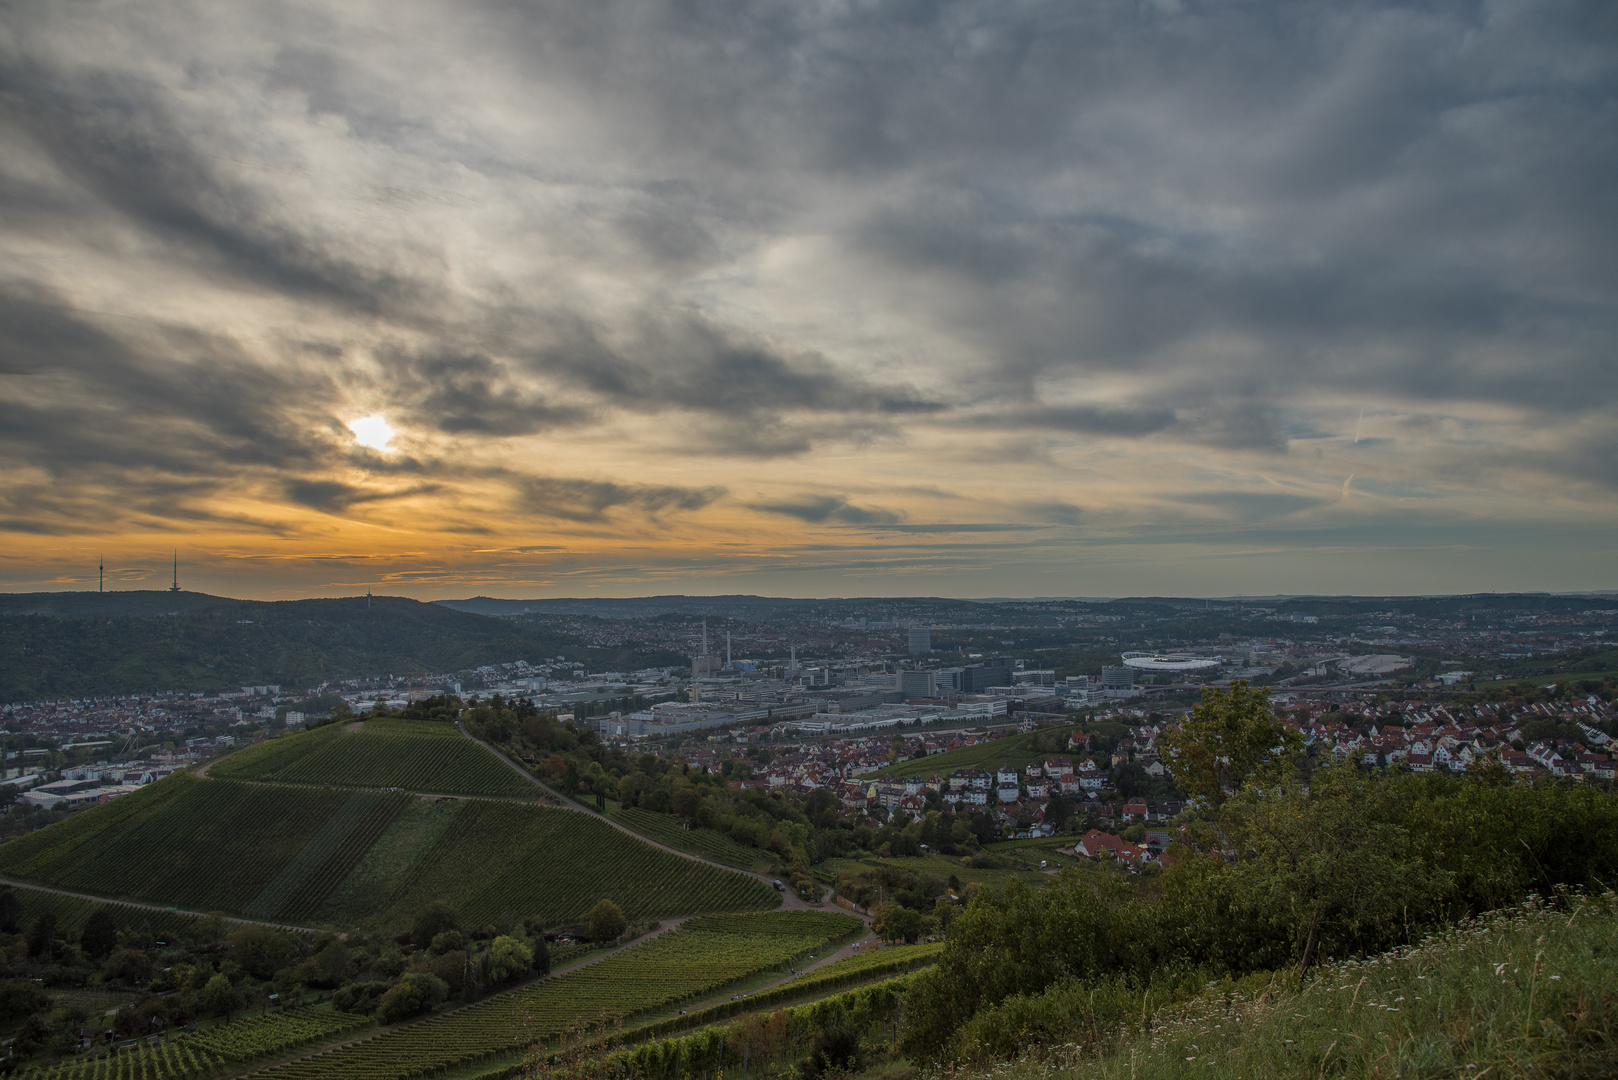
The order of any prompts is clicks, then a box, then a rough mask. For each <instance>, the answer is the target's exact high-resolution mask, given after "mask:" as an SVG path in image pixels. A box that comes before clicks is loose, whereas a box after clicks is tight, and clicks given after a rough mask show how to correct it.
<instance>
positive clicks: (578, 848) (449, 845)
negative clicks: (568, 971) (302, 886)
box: [320, 801, 780, 926]
mask: <svg viewBox="0 0 1618 1080" xmlns="http://www.w3.org/2000/svg"><path fill="white" fill-rule="evenodd" d="M446 809H447V810H448V811H449V813H447V814H446V813H445V812H444V811H445V810H446ZM429 814H437V815H440V816H438V817H436V818H434V817H429V816H428V815H429ZM401 825H405V826H408V827H409V829H410V830H411V831H412V832H414V833H415V834H417V835H414V836H403V837H400V838H399V839H400V840H401V845H400V848H399V850H398V851H397V852H396V853H395V855H394V859H393V862H392V866H391V867H389V866H388V865H385V864H381V860H378V861H377V862H372V861H371V860H366V861H364V862H362V863H361V864H360V865H359V866H357V867H356V868H355V876H356V877H361V878H362V879H363V882H356V883H354V884H350V883H349V882H344V883H343V885H341V886H339V887H338V889H337V890H336V891H335V892H334V893H333V894H332V899H333V901H339V900H340V901H341V903H336V902H332V903H328V904H327V905H326V906H325V907H324V908H322V909H321V911H320V917H321V918H322V919H324V920H327V921H331V922H335V923H340V924H350V925H362V924H363V925H374V926H396V925H404V924H408V922H409V920H410V919H411V918H412V917H413V916H414V914H415V912H417V911H419V910H421V909H422V908H423V907H425V906H426V905H427V904H428V903H430V902H431V901H434V900H444V901H446V902H448V903H449V904H450V906H452V907H453V908H455V910H456V911H457V912H458V913H459V914H460V917H461V918H462V919H463V920H464V921H466V922H467V923H468V924H471V925H483V924H498V923H501V922H505V921H512V920H520V919H527V918H535V917H537V918H539V919H540V920H541V921H542V922H543V923H544V925H546V926H558V925H565V924H569V923H577V922H579V921H581V920H582V919H583V918H584V915H585V913H586V912H588V911H589V910H590V908H591V907H592V906H594V905H595V903H596V901H598V900H601V899H602V898H607V899H610V900H612V901H614V902H615V903H617V904H618V906H619V907H620V908H622V909H623V912H624V914H625V915H626V916H628V917H629V918H630V919H656V918H666V917H668V916H671V915H683V914H689V913H691V912H723V911H748V910H757V909H760V908H771V907H775V906H776V905H778V904H779V903H780V897H779V895H778V894H777V893H776V892H775V890H774V889H772V888H770V887H769V886H768V885H766V884H764V883H763V882H762V881H759V880H758V879H757V878H752V877H748V876H746V875H743V874H737V873H732V872H730V871H727V870H721V869H718V868H716V867H712V866H705V865H703V864H701V863H696V862H692V861H691V860H689V859H683V858H681V857H679V856H678V855H673V854H670V853H669V852H666V851H661V850H659V849H657V848H654V847H651V846H650V845H647V844H644V843H641V842H640V841H638V840H636V839H635V838H634V837H631V836H626V835H624V834H623V833H621V832H619V831H618V830H617V829H614V828H612V827H611V826H610V825H608V824H607V823H606V822H604V821H601V820H600V819H599V818H596V817H594V816H592V815H588V814H582V813H578V812H575V811H570V810H554V809H549V808H546V807H542V806H533V805H529V804H525V803H515V802H483V801H465V802H459V803H455V804H453V805H452V806H447V807H445V808H443V809H438V808H435V809H433V810H430V811H424V810H413V811H412V813H411V815H410V817H409V819H408V820H407V819H405V818H401ZM393 839H394V838H393V837H390V836H388V835H384V836H383V838H382V840H381V841H380V842H379V843H378V844H377V848H376V850H379V851H380V850H381V849H383V848H384V846H385V845H388V844H389V842H390V841H391V840H393ZM412 842H414V843H416V844H419V845H420V847H419V849H418V850H416V851H412V850H411V844H412ZM390 869H391V871H392V872H391V874H390V873H389V870H390Z"/></svg>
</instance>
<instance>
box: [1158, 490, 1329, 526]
mask: <svg viewBox="0 0 1618 1080" xmlns="http://www.w3.org/2000/svg"><path fill="white" fill-rule="evenodd" d="M1173 501H1175V502H1180V503H1188V504H1190V505H1193V506H1208V507H1212V508H1213V509H1215V510H1221V511H1224V512H1225V513H1226V514H1227V515H1229V516H1230V517H1232V518H1235V519H1238V520H1241V521H1265V520H1269V519H1271V518H1277V517H1284V516H1285V515H1287V514H1295V513H1298V512H1299V511H1302V510H1312V509H1314V508H1315V507H1317V506H1323V505H1325V500H1323V499H1319V498H1315V497H1313V496H1310V495H1299V494H1296V493H1292V492H1284V491H1268V492H1266V491H1209V492H1199V493H1197V494H1192V495H1177V496H1175V497H1174V500H1173Z"/></svg>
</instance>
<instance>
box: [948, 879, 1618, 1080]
mask: <svg viewBox="0 0 1618 1080" xmlns="http://www.w3.org/2000/svg"><path fill="white" fill-rule="evenodd" d="M1092 1040H1093V1045H1089V1046H1085V1045H1079V1044H1075V1043H1067V1044H1064V1045H1056V1046H1046V1047H1042V1048H1030V1049H1028V1050H1027V1051H1025V1053H1024V1056H1023V1057H1022V1058H1020V1059H1019V1060H1016V1061H1011V1062H1003V1063H1000V1064H996V1065H991V1066H971V1065H959V1066H955V1067H953V1068H950V1069H945V1070H943V1073H944V1074H945V1075H946V1076H949V1077H951V1078H952V1080H969V1078H973V1077H985V1078H988V1077H992V1078H993V1080H1055V1078H1060V1080H1156V1078H1170V1077H1173V1078H1176V1080H1178V1078H1183V1077H1195V1078H1208V1080H1217V1078H1224V1077H1230V1078H1236V1077H1241V1078H1250V1077H1277V1078H1282V1077H1311V1078H1327V1077H1354V1078H1359V1077H1377V1078H1381V1077H1387V1078H1394V1077H1403V1078H1410V1077H1434V1078H1436V1077H1467V1078H1472V1080H1481V1078H1483V1077H1485V1076H1487V1077H1488V1078H1489V1080H1501V1078H1505V1077H1523V1076H1536V1077H1545V1076H1550V1077H1567V1078H1584V1077H1590V1078H1594V1077H1609V1076H1618V896H1615V895H1614V894H1613V893H1612V892H1610V891H1609V892H1607V893H1605V894H1603V895H1600V896H1582V895H1569V896H1565V897H1562V898H1561V899H1560V900H1559V902H1557V903H1555V904H1548V903H1545V902H1542V901H1540V900H1538V899H1530V901H1529V902H1528V903H1526V904H1524V905H1522V906H1520V907H1517V908H1513V909H1510V910H1507V911H1501V912H1493V913H1490V914H1487V915H1484V916H1480V917H1478V918H1475V919H1471V920H1468V921H1467V922H1465V923H1462V924H1460V925H1459V926H1457V927H1455V928H1453V929H1450V930H1448V931H1445V932H1443V933H1439V934H1434V935H1432V936H1430V937H1428V938H1426V939H1424V940H1423V941H1421V942H1420V943H1419V944H1417V945H1415V946H1413V947H1409V948H1404V949H1399V950H1396V951H1394V952H1391V953H1387V954H1384V955H1382V956H1377V957H1373V958H1371V959H1367V960H1357V961H1345V962H1341V963H1334V964H1327V965H1324V966H1322V967H1320V968H1318V969H1316V971H1315V972H1314V973H1312V975H1311V976H1310V978H1309V979H1308V980H1307V981H1306V982H1304V983H1303V984H1301V985H1300V983H1299V981H1298V979H1297V976H1296V975H1295V974H1294V973H1290V972H1288V973H1275V974H1264V975H1254V976H1249V977H1247V978H1245V979H1242V980H1239V981H1230V980H1227V981H1225V982H1222V983H1216V984H1210V985H1208V986H1207V987H1206V988H1205V989H1204V990H1203V991H1202V992H1201V993H1200V994H1197V995H1196V996H1195V997H1193V998H1192V999H1191V1000H1190V1001H1188V1002H1183V1003H1181V1004H1178V1005H1174V1006H1171V1007H1167V1008H1162V1009H1159V1010H1157V1011H1156V1012H1155V1013H1150V1014H1144V1022H1135V1023H1132V1024H1125V1025H1123V1026H1122V1027H1120V1028H1114V1029H1113V1030H1112V1031H1110V1032H1108V1033H1107V1034H1106V1035H1104V1036H1101V1037H1099V1038H1096V1037H1093V1036H1092Z"/></svg>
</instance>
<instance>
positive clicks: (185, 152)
mask: <svg viewBox="0 0 1618 1080" xmlns="http://www.w3.org/2000/svg"><path fill="white" fill-rule="evenodd" d="M6 59H7V63H5V64H0V122H3V124H4V127H3V128H0V131H3V133H4V137H5V139H6V141H8V142H15V143H17V144H21V145H23V146H26V147H28V148H30V149H35V150H37V151H39V152H40V153H42V154H43V155H45V156H46V157H47V158H48V159H49V161H50V162H51V164H52V165H54V166H55V167H56V168H57V169H59V170H60V172H61V174H62V177H63V178H64V179H66V180H67V181H68V182H69V183H70V184H72V185H75V186H77V187H78V188H79V189H81V190H82V192H83V196H84V197H85V198H87V199H89V200H91V203H92V206H93V208H94V210H96V211H106V212H110V213H111V214H113V215H116V216H118V217H120V218H122V219H124V220H126V221H127V222H129V223H130V224H132V225H134V226H136V227H138V228H140V229H142V230H144V231H146V232H147V233H148V234H149V235H150V236H151V237H153V238H154V239H156V240H159V241H161V242H163V243H165V244H166V245H168V246H169V248H170V250H171V252H172V255H173V258H174V259H176V260H177V261H179V262H181V263H188V264H191V265H193V266H195V267H197V268H198V269H201V270H204V271H206V272H210V273H223V274H226V275H229V276H231V277H235V278H239V279H240V280H241V281H242V282H243V283H244V284H247V285H250V286H254V287H257V288H262V289H267V290H273V291H276V292H283V293H287V294H291V295H295V296H302V297H311V298H319V299H321V300H322V301H325V302H329V303H337V304H341V305H344V306H346V307H349V308H352V309H354V310H356V311H360V312H367V313H376V312H380V311H383V310H392V311H393V312H395V313H397V314H403V313H404V312H406V311H408V310H410V308H411V307H412V306H419V305H420V304H421V303H422V302H423V300H424V293H423V290H422V289H421V288H420V283H419V282H418V281H412V280H408V279H406V278H403V277H400V276H398V275H396V274H394V273H391V272H390V271H388V270H387V269H385V268H380V267H376V266H373V265H368V264H367V263H366V262H365V261H364V260H360V259H356V258H354V257H352V256H350V255H348V254H345V253H344V252H342V251H341V250H340V249H339V246H338V245H337V244H335V243H334V242H331V241H330V239H329V238H324V237H320V236H318V235H310V234H309V233H308V232H307V231H306V230H305V229H303V228H301V227H300V226H299V225H297V224H296V223H295V222H294V220H293V219H292V218H291V217H290V216H289V215H288V214H287V212H286V208H285V207H282V206H278V205H275V203H274V202H272V201H270V200H268V199H266V198H265V197H264V196H263V195H262V194H260V193H258V192H255V191H253V190H252V189H250V188H248V187H247V186H246V185H244V184H242V183H240V182H235V181H232V180H230V179H227V177H226V173H227V172H228V171H229V168H228V167H229V162H230V159H229V158H228V157H226V156H222V155H228V154H229V153H231V152H232V151H233V150H234V149H235V147H234V144H233V140H232V137H231V135H230V134H228V133H223V132H198V131H195V130H187V128H186V125H185V122H184V121H183V120H182V119H181V118H179V117H177V116H175V115H174V113H173V110H172V109H171V106H170V104H169V99H168V97H167V94H166V93H165V90H164V88H162V87H158V86H155V85H152V84H151V83H149V82H146V81H144V80H141V79H138V78H135V77H132V76H129V75H126V74H121V73H116V72H110V71H97V72H94V73H92V74H69V73H67V72H65V71H63V70H62V69H61V68H56V67H51V66H48V65H46V64H42V63H38V62H34V61H32V60H30V59H25V58H23V57H20V56H8V57H7V58H6ZM208 146H211V147H212V151H211V152H210V150H208V149H205V147H208ZM7 187H8V188H9V189H11V190H10V191H8V194H11V195H20V196H22V200H21V201H22V202H23V203H24V204H32V206H31V208H32V209H34V210H35V216H36V217H37V219H38V220H34V221H25V222H24V224H25V225H30V226H32V227H34V228H41V229H42V228H49V227H56V228H61V229H64V230H71V229H73V228H75V227H76V224H75V223H74V221H73V220H72V219H73V217H74V216H76V215H77V214H80V213H83V212H84V211H85V210H86V207H84V206H82V205H78V200H77V199H76V198H74V197H73V196H72V195H69V194H67V193H61V194H52V193H50V192H46V191H33V192H31V191H29V190H28V186H27V185H25V184H19V182H18V181H17V180H15V179H11V178H8V183H7ZM19 188H20V189H21V190H19ZM30 196H32V197H30ZM46 207H48V208H49V209H48V210H47V209H45V208H46ZM52 219H54V220H52Z"/></svg>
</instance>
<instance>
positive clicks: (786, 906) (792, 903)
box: [455, 720, 871, 926]
mask: <svg viewBox="0 0 1618 1080" xmlns="http://www.w3.org/2000/svg"><path fill="white" fill-rule="evenodd" d="M455 727H456V729H457V730H459V731H460V733H461V734H462V735H464V736H466V737H467V738H468V739H471V740H472V741H473V742H475V743H477V744H478V745H479V746H481V747H483V749H485V750H487V751H488V752H489V753H491V754H493V755H494V756H495V757H497V758H499V759H500V760H501V761H503V762H505V763H506V765H507V766H509V767H510V768H511V769H513V770H514V771H515V772H516V773H517V775H518V776H521V777H522V778H523V779H525V780H527V781H528V782H529V783H530V784H533V785H534V786H535V787H537V788H539V789H540V790H541V791H543V792H545V793H546V794H547V795H549V796H550V797H551V798H553V799H555V800H556V803H557V805H559V806H560V807H561V808H562V809H564V810H575V811H577V812H579V813H581V814H589V815H590V816H591V817H593V818H596V819H597V820H599V821H603V822H606V823H607V824H608V825H611V826H612V827H613V828H614V829H617V830H618V831H619V832H621V833H623V834H624V835H625V836H633V837H634V838H635V839H637V840H639V841H640V842H641V843H643V844H650V845H651V846H652V847H655V848H657V849H659V850H660V851H666V852H668V853H669V854H671V855H678V856H679V857H680V858H682V859H689V860H691V861H692V862H696V863H701V864H703V865H704V866H712V867H715V868H716V869H719V870H728V871H730V872H731V873H733V874H746V875H747V876H748V877H752V878H757V879H758V880H759V881H762V882H764V883H765V884H766V885H769V886H771V887H772V888H773V887H774V885H775V879H774V878H772V877H770V876H768V875H767V874H755V873H754V872H753V871H751V870H740V869H737V868H736V867H734V866H726V865H725V864H724V863H718V862H714V861H713V860H712V859H704V858H703V857H702V856H700V855H693V854H691V852H689V851H681V850H680V849H679V848H676V847H670V846H668V845H667V844H660V843H658V842H657V841H656V840H653V839H652V838H651V837H649V836H643V835H641V834H640V833H638V832H636V831H635V830H634V829H631V828H629V827H628V826H627V825H624V824H623V823H622V822H618V821H614V820H613V819H612V818H610V817H608V816H607V815H605V814H602V813H598V812H597V811H595V810H592V809H590V808H589V807H588V806H585V805H584V804H583V803H580V802H577V801H575V800H573V799H570V798H568V797H567V796H566V795H563V794H562V793H561V792H559V791H557V790H556V789H555V788H553V787H551V786H550V785H549V784H546V783H544V782H542V781H541V780H540V779H539V778H538V777H536V776H535V775H534V774H533V773H531V772H529V771H528V770H527V769H525V768H523V767H522V766H521V765H519V764H517V763H516V762H515V761H512V760H511V759H510V758H509V757H507V756H506V755H505V754H503V753H501V752H500V751H499V750H498V749H496V748H495V747H493V746H490V745H489V744H488V743H486V742H484V741H483V740H482V739H480V738H478V737H477V736H475V735H473V734H472V733H471V732H469V731H467V730H466V728H465V726H463V725H462V724H461V722H460V721H459V720H457V721H455ZM828 892H830V890H829V889H827V890H822V893H821V899H822V901H823V902H824V900H825V899H826V894H827V893H828ZM781 909H782V910H783V911H819V910H822V908H821V907H820V906H819V905H816V904H811V903H809V902H808V901H807V900H804V899H803V898H802V897H800V896H798V895H797V894H796V893H793V892H785V893H782V894H781ZM839 910H842V911H847V909H846V908H840V909H839ZM848 914H850V915H853V916H854V917H855V918H857V919H860V920H862V921H863V922H865V924H866V925H867V926H869V925H870V922H871V917H870V916H869V915H862V914H860V913H859V912H857V911H849V912H848Z"/></svg>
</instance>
